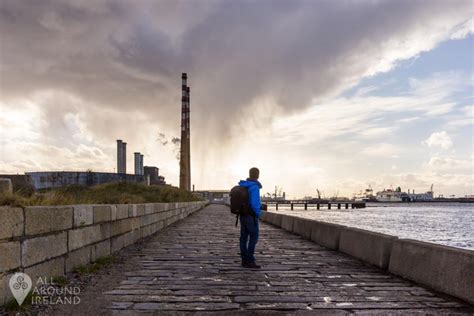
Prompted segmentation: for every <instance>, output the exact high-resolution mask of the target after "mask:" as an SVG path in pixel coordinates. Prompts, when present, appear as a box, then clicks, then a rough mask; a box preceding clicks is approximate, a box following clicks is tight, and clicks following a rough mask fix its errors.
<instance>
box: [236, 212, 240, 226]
mask: <svg viewBox="0 0 474 316" xmlns="http://www.w3.org/2000/svg"><path fill="white" fill-rule="evenodd" d="M238 223H239V214H237V216H236V217H235V227H237V224H238Z"/></svg>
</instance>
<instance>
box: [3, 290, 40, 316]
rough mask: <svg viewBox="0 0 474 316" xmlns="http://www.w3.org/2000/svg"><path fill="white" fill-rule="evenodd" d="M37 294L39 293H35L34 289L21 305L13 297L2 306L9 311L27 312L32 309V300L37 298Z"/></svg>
mask: <svg viewBox="0 0 474 316" xmlns="http://www.w3.org/2000/svg"><path fill="white" fill-rule="evenodd" d="M37 296H38V295H36V294H33V291H30V293H28V295H27V296H26V298H25V300H24V301H23V304H21V306H20V305H18V302H17V301H16V300H15V299H12V300H9V301H8V302H6V303H5V304H3V306H2V307H3V308H4V309H5V311H6V312H7V313H27V312H29V311H30V309H31V302H32V301H33V300H35V297H37Z"/></svg>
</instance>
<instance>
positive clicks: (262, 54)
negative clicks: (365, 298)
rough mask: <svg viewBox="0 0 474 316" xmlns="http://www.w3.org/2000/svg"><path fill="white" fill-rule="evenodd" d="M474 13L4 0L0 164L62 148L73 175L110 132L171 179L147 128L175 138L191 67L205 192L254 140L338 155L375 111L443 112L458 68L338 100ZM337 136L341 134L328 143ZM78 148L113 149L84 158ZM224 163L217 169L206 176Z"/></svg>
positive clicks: (394, 4) (446, 6) (12, 166)
mask: <svg viewBox="0 0 474 316" xmlns="http://www.w3.org/2000/svg"><path fill="white" fill-rule="evenodd" d="M472 15H473V8H472V4H471V2H470V1H449V2H446V1H441V0H440V1H430V5H426V2H425V1H412V0H401V1H357V2H351V1H348V2H333V1H266V0H262V1H258V2H255V1H237V2H236V1H215V0H209V1H205V2H200V3H199V5H196V3H194V2H189V1H164V2H157V1H151V0H150V1H147V0H138V1H131V0H118V1H94V2H82V1H72V0H71V1H66V0H64V1H59V0H44V1H41V2H39V1H33V0H30V1H28V0H26V1H14V0H4V1H1V4H0V37H1V38H2V45H1V51H0V53H1V54H0V90H1V91H0V92H1V99H0V102H1V104H0V107H1V111H2V117H0V130H1V132H2V135H3V133H4V131H8V135H9V139H8V140H0V154H1V155H0V156H1V158H0V164H1V165H2V168H3V169H4V170H5V172H6V171H9V172H22V171H24V170H25V169H29V170H31V169H36V168H39V167H44V166H50V165H49V164H48V163H49V160H52V159H50V157H48V155H46V153H44V152H43V151H42V150H41V148H65V150H67V151H68V154H67V155H65V156H62V155H60V154H58V155H57V156H55V158H54V159H53V160H54V166H55V167H56V168H60V169H61V168H65V167H74V168H79V167H81V166H79V165H70V162H69V161H68V159H70V160H73V159H74V155H77V157H78V158H80V159H79V160H78V161H80V162H81V163H82V164H83V165H82V167H81V169H82V170H84V169H87V168H89V167H90V166H91V165H92V166H98V167H99V166H100V167H101V168H104V170H112V169H113V167H114V165H115V161H114V159H113V157H115V154H114V152H115V148H114V146H115V139H117V138H122V139H124V140H126V141H127V142H128V144H129V146H130V147H129V148H134V149H133V150H135V149H136V150H138V151H140V152H143V153H147V155H146V156H145V159H147V162H146V163H148V162H149V163H153V164H157V165H159V166H160V167H161V168H162V171H163V172H164V173H167V177H169V178H171V182H174V183H176V182H177V178H178V172H177V164H176V160H175V159H174V156H175V153H174V152H173V149H172V146H165V147H164V146H159V143H157V141H156V133H157V131H160V132H161V133H163V134H164V135H179V126H180V93H181V91H180V74H181V72H188V75H189V84H190V86H191V113H192V116H191V128H192V133H193V134H192V137H193V138H192V142H191V145H192V157H193V163H194V164H195V166H196V168H194V169H193V177H194V179H197V181H199V182H198V184H201V185H202V186H206V185H215V186H221V185H223V184H224V183H227V182H226V181H229V180H228V179H230V178H231V177H234V176H235V174H232V173H231V172H230V171H229V170H228V169H227V166H226V164H228V163H229V161H232V159H233V158H234V157H236V156H238V155H236V150H237V149H238V148H241V147H239V144H240V142H241V141H245V140H247V141H248V140H249V139H255V138H262V139H265V137H269V138H267V139H266V140H265V142H266V143H265V146H269V147H272V149H273V148H278V149H279V150H280V151H278V152H276V153H270V154H269V153H267V155H272V156H277V155H278V153H281V152H282V151H281V148H280V147H279V146H280V145H279V144H275V143H278V142H281V143H282V144H283V145H288V144H290V145H291V146H293V145H299V146H307V145H308V144H317V145H324V148H325V149H327V151H328V152H338V153H339V152H341V151H343V150H344V149H347V148H357V147H358V146H359V145H360V143H358V142H356V141H354V142H353V143H352V139H353V138H357V139H359V140H360V139H363V140H367V139H371V140H372V139H374V140H375V142H376V143H384V142H386V141H384V140H383V138H384V137H388V136H390V135H391V134H393V133H394V132H395V131H396V130H397V129H396V127H395V126H393V124H390V123H388V124H387V123H386V122H383V121H377V119H378V118H380V116H383V115H392V114H399V113H402V112H404V111H405V113H407V116H409V115H411V116H414V115H416V116H417V117H420V118H425V117H426V116H430V117H439V116H440V115H444V114H446V113H449V112H450V111H452V109H453V107H454V106H455V105H454V104H453V103H452V102H449V100H448V101H446V100H444V99H445V98H446V97H447V96H449V94H450V93H452V91H453V89H454V87H453V86H450V85H446V84H447V83H448V82H449V80H456V79H455V76H454V75H453V76H447V77H446V78H444V79H443V76H440V77H439V78H437V79H436V80H434V81H433V82H432V84H431V85H432V86H433V88H432V89H431V90H429V91H428V90H423V89H428V88H429V87H428V83H427V82H426V81H423V80H422V81H421V82H418V81H413V82H412V85H411V87H410V89H411V90H410V93H409V95H408V96H405V95H401V96H392V97H386V98H384V97H374V96H370V92H371V91H375V90H374V89H375V87H366V88H365V89H361V90H359V94H358V95H356V96H355V97H354V98H341V97H337V96H338V95H339V94H340V93H341V92H342V91H344V90H346V89H348V88H349V87H351V86H354V85H356V84H358V83H359V82H360V80H361V79H362V78H366V77H367V76H373V75H375V74H377V73H380V72H387V71H390V70H391V69H393V68H394V67H396V66H397V65H398V63H399V62H400V61H402V60H407V59H410V58H414V57H417V56H419V55H420V54H421V53H423V52H426V51H429V50H431V49H433V48H434V47H436V45H438V44H439V43H441V42H443V41H445V40H448V39H450V38H462V37H465V36H468V34H470V32H471V31H469V28H468V25H469V24H468V22H469V20H470V19H471V18H472ZM420 21H423V23H420ZM25 48H27V49H25ZM443 84H444V85H443ZM417 91H418V93H417ZM427 94H429V95H431V98H428V97H426V96H425V95H427ZM4 113H7V114H6V115H5V116H4V115H3V114H4ZM402 119H403V118H402ZM361 123H363V124H361ZM366 123H367V125H365V124H366ZM387 125H389V126H387ZM337 137H347V138H348V142H347V143H344V144H342V145H338V144H333V143H331V144H330V145H327V144H325V143H323V141H325V140H327V141H331V140H333V139H334V138H337ZM166 141H170V138H169V137H167V138H166ZM269 142H272V144H270V145H269V144H268V143H269ZM250 143H251V144H253V143H252V142H250ZM13 144H15V146H16V147H14V146H13ZM31 144H37V145H38V146H29V145H31ZM80 145H85V146H87V148H91V149H92V150H94V149H100V150H102V152H103V153H104V154H105V156H107V157H108V158H107V159H106V158H105V157H104V156H101V155H99V156H97V157H96V156H94V155H91V156H90V157H91V159H90V160H89V159H83V158H81V157H83V154H82V153H83V151H78V148H80V147H79V146H80ZM157 145H158V146H157ZM259 145H261V144H259ZM18 148H20V149H21V150H18ZM262 148H263V147H262ZM265 148H268V147H265ZM248 150H249V151H248V152H254V151H255V148H253V147H251V146H250V145H249V147H248ZM10 152H14V153H15V154H16V155H17V156H21V157H23V158H22V159H16V160H18V161H22V164H17V163H15V162H13V161H15V159H13V158H12V157H11V154H10ZM85 152H87V151H85ZM261 154H262V156H263V157H266V156H265V151H263V149H262V153H261ZM25 157H35V160H34V161H32V159H29V158H25ZM65 157H67V159H66V158H65ZM94 157H95V158H94ZM238 157H239V158H238V159H242V161H243V162H242V164H244V162H245V163H246V161H245V160H244V158H241V157H240V156H238ZM250 158H252V159H256V158H254V156H251V157H250ZM94 159H97V161H95V162H94ZM247 159H249V158H247ZM321 159H323V158H321ZM324 159H325V158H324ZM341 159H344V158H341ZM262 163H264V162H263V161H262ZM305 163H306V164H307V165H308V166H311V164H314V163H315V161H312V160H308V161H305ZM269 165H272V166H275V168H278V167H281V162H280V163H279V164H275V165H273V164H269ZM28 166H29V167H28ZM218 166H222V167H219V168H221V169H222V172H223V173H225V175H223V176H222V177H221V178H220V179H208V178H206V176H207V175H209V174H211V170H217V169H219V168H218ZM51 167H53V165H51ZM239 170H240V169H239ZM310 180H311V179H310V178H309V177H308V179H307V182H305V183H309V182H310ZM206 181H209V182H206ZM213 181H215V182H213ZM305 181H306V180H305ZM294 182H295V183H296V182H297V180H294Z"/></svg>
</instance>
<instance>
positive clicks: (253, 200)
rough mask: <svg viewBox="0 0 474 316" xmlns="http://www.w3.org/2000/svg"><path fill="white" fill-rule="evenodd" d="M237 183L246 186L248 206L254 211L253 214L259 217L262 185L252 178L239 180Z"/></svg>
mask: <svg viewBox="0 0 474 316" xmlns="http://www.w3.org/2000/svg"><path fill="white" fill-rule="evenodd" d="M239 185H240V186H241V187H245V188H247V190H248V191H249V204H250V208H251V209H252V210H253V211H254V212H255V216H257V218H259V217H260V208H261V203H260V189H261V188H262V185H261V184H260V182H258V180H253V179H247V180H240V182H239Z"/></svg>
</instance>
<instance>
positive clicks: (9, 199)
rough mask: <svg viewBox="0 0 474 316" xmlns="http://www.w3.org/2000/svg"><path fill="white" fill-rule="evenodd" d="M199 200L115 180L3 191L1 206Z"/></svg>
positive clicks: (169, 189)
mask: <svg viewBox="0 0 474 316" xmlns="http://www.w3.org/2000/svg"><path fill="white" fill-rule="evenodd" d="M192 201H200V199H199V198H198V197H196V196H195V195H194V194H192V193H191V192H188V191H185V190H181V189H179V188H175V187H171V186H158V185H151V186H147V185H145V184H138V183H126V182H114V183H107V184H102V185H97V186H94V187H87V186H81V185H72V186H68V187H63V188H58V189H52V190H46V191H42V192H37V193H35V194H33V195H24V194H22V193H21V192H15V193H13V194H5V193H4V194H0V206H1V205H8V206H16V207H25V206H35V205H40V206H48V205H71V204H131V203H173V202H192Z"/></svg>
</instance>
